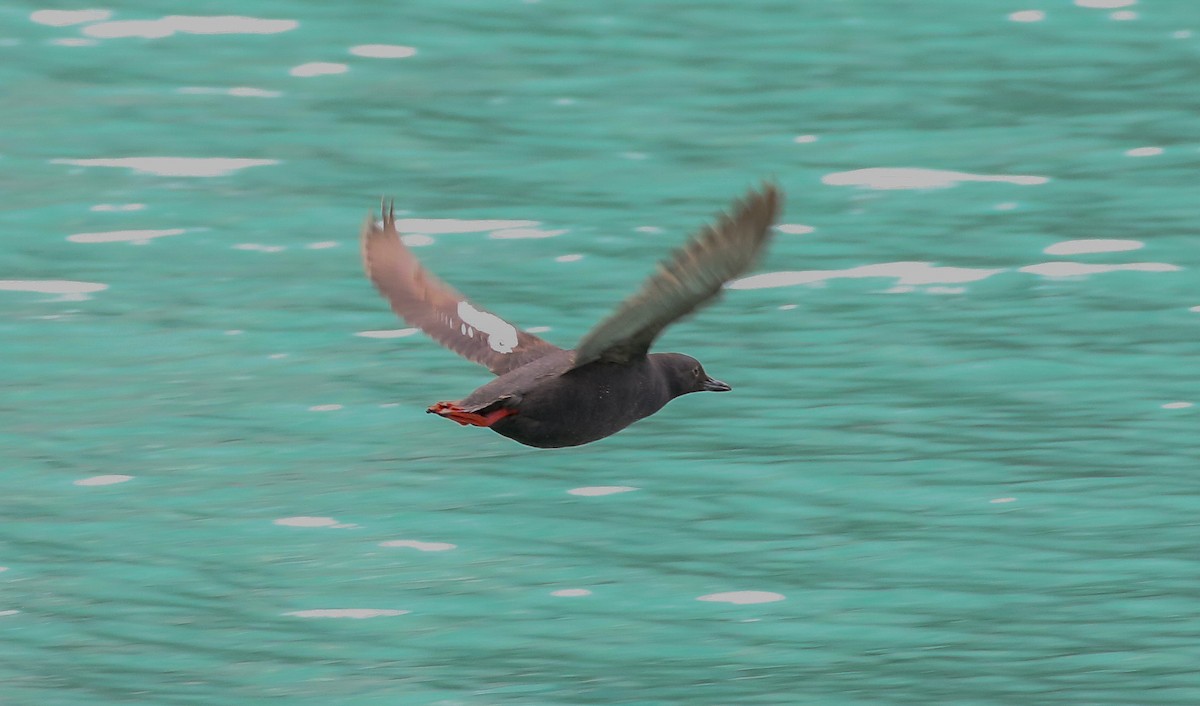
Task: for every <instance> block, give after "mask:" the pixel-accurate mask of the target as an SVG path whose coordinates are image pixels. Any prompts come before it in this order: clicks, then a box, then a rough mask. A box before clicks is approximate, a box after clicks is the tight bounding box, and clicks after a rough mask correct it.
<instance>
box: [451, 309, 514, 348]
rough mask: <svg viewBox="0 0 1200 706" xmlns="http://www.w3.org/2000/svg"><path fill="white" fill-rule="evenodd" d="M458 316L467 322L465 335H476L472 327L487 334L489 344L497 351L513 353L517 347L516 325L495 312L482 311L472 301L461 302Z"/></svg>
mask: <svg viewBox="0 0 1200 706" xmlns="http://www.w3.org/2000/svg"><path fill="white" fill-rule="evenodd" d="M458 318H460V319H462V320H463V321H464V322H465V324H466V327H464V328H465V330H463V333H464V334H465V335H469V336H472V337H474V335H475V331H474V330H471V329H475V330H478V331H481V332H482V333H485V334H487V337H488V345H489V346H491V348H492V350H494V351H496V352H497V353H512V352H513V349H515V348H516V347H517V329H516V327H515V326H513V325H512V324H510V323H508V322H507V321H505V320H504V319H501V318H500V317H499V316H496V315H495V314H489V313H487V312H486V311H480V310H478V309H476V308H475V307H473V306H471V303H470V302H459V303H458ZM468 331H470V333H468Z"/></svg>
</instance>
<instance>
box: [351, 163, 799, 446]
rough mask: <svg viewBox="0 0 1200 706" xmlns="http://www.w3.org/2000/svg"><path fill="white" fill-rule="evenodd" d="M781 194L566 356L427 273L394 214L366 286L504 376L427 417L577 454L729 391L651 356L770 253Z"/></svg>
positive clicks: (728, 225) (709, 237)
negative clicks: (697, 395) (687, 400)
mask: <svg viewBox="0 0 1200 706" xmlns="http://www.w3.org/2000/svg"><path fill="white" fill-rule="evenodd" d="M781 201H782V196H781V194H780V192H779V190H778V189H777V188H776V187H775V186H774V185H773V184H764V185H763V186H762V188H761V189H759V190H758V191H751V192H750V193H749V194H748V195H747V196H746V197H745V198H744V199H743V200H742V201H740V202H738V203H737V204H735V205H734V208H733V211H732V215H722V216H720V218H718V220H717V222H716V223H715V224H714V225H710V226H707V227H705V228H703V229H702V230H701V231H700V232H699V233H697V234H696V235H695V236H693V237H692V239H691V240H690V241H689V242H688V243H687V245H686V246H684V247H683V248H682V249H680V250H678V251H676V252H675V253H674V255H673V256H672V257H671V258H670V259H668V260H664V261H663V262H662V263H660V264H659V266H658V270H657V271H656V272H655V273H654V274H653V275H652V276H651V277H650V278H649V279H647V280H646V281H645V283H644V284H643V285H642V288H641V289H640V290H638V292H637V293H636V294H634V295H633V296H631V297H629V298H628V299H626V300H625V301H624V302H623V303H622V304H621V306H619V307H617V310H616V311H615V312H613V313H612V314H611V315H610V316H609V317H608V318H607V319H604V320H603V321H601V322H600V323H599V324H597V325H596V326H595V327H593V328H592V330H591V331H589V332H588V333H587V335H585V336H584V337H583V340H581V341H580V342H579V345H577V346H576V347H575V350H572V351H568V350H563V349H562V348H559V347H558V346H555V345H553V344H551V343H547V342H546V341H544V340H542V339H540V338H538V337H537V336H534V335H533V334H531V333H528V332H526V331H522V330H520V329H518V328H516V327H515V326H513V325H512V324H510V323H508V322H506V321H504V320H503V319H501V318H500V317H498V316H496V315H494V314H491V313H489V312H487V311H485V310H484V309H481V308H479V307H477V306H475V305H474V304H472V303H471V302H470V301H469V300H468V299H467V298H466V297H464V296H463V295H461V294H459V293H458V292H457V291H455V290H454V288H452V287H450V286H449V285H447V284H446V283H444V282H442V281H441V280H439V279H438V278H437V277H435V276H434V275H433V274H432V273H431V272H429V271H428V270H426V269H425V268H424V267H422V266H421V263H420V262H418V261H417V258H416V257H415V256H414V255H413V254H412V252H411V251H410V250H409V249H408V248H407V247H405V245H404V243H402V242H401V240H400V234H399V233H397V232H396V218H395V212H394V207H387V208H386V209H384V213H382V218H383V221H382V223H379V222H377V221H376V220H375V217H374V215H372V216H370V217H369V218H368V219H367V222H366V224H365V225H364V226H363V231H362V257H363V265H364V266H365V268H366V271H367V276H368V277H370V279H371V281H372V282H373V283H374V284H375V286H376V287H377V288H378V289H379V291H380V293H381V294H383V296H384V298H386V299H387V300H388V301H389V302H390V303H391V305H392V310H393V311H395V312H396V313H397V314H399V315H400V316H401V317H403V318H404V320H405V321H407V322H408V323H409V324H411V325H413V326H417V327H419V328H420V329H421V330H422V331H424V332H425V333H426V334H428V335H429V336H430V337H431V338H433V340H435V341H437V342H438V343H440V344H442V345H443V346H445V347H447V348H449V349H450V350H452V351H454V352H455V353H458V354H459V355H461V356H463V357H464V358H467V359H468V360H471V361H474V362H476V363H479V364H480V365H484V366H486V367H487V368H488V369H489V370H491V371H492V372H493V373H495V374H496V375H497V376H498V377H497V378H496V379H495V380H492V381H491V382H489V383H487V384H486V385H484V386H483V387H480V388H479V389H477V390H475V391H474V392H472V393H471V394H470V395H467V396H466V397H465V398H463V399H461V400H459V401H457V402H438V403H437V404H434V405H433V406H431V407H429V409H428V410H427V411H428V412H431V413H434V414H439V415H441V416H443V417H447V418H449V419H453V420H454V421H456V422H458V423H459V424H464V425H465V424H472V425H474V426H480V427H488V428H489V429H491V430H492V431H495V432H496V433H497V434H501V435H503V436H507V437H508V438H510V439H513V440H514V441H518V442H520V443H522V444H526V445H528V446H537V447H541V448H558V447H563V446H578V445H580V444H586V443H589V442H592V441H596V440H597V439H603V438H604V437H606V436H609V435H610V434H615V433H616V432H618V431H620V430H622V429H624V428H625V427H627V426H629V425H630V424H633V423H634V422H636V421H637V420H639V419H642V418H644V417H648V416H650V415H651V414H654V413H655V412H657V411H658V410H660V409H662V407H663V406H664V405H665V404H667V403H668V402H670V401H671V400H672V399H674V398H676V397H679V396H680V395H686V394H687V393H689V392H701V391H709V392H726V391H728V390H729V389H730V387H729V385H726V384H725V383H723V382H721V381H720V380H714V379H713V378H711V377H709V376H708V374H707V373H706V372H704V367H703V366H701V365H700V363H699V361H697V360H696V359H695V358H692V357H690V356H686V355H683V354H682V353H650V352H649V350H650V344H652V343H653V342H654V339H655V338H657V337H658V335H659V333H661V332H662V331H663V329H665V328H666V327H667V326H669V325H670V324H671V323H672V322H674V321H676V320H677V319H679V318H680V317H683V316H686V315H687V314H690V313H691V312H693V311H695V310H696V309H698V308H700V307H701V306H703V305H705V304H707V303H708V302H709V301H711V300H713V299H714V298H715V297H717V295H719V294H720V292H721V287H722V286H723V285H724V284H725V283H726V282H728V281H729V280H731V279H733V278H735V277H737V276H738V275H740V274H742V273H743V272H745V271H746V270H747V269H749V268H750V266H751V265H752V264H753V263H754V260H755V259H756V257H757V256H758V254H759V252H760V251H762V249H763V247H764V246H765V245H766V243H767V240H768V239H769V237H770V233H771V225H772V223H774V221H775V218H776V216H777V215H778V213H779V206H780V202H781Z"/></svg>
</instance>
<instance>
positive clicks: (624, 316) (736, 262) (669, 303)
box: [574, 184, 782, 368]
mask: <svg viewBox="0 0 1200 706" xmlns="http://www.w3.org/2000/svg"><path fill="white" fill-rule="evenodd" d="M781 201H782V195H781V194H780V192H779V189H778V188H776V187H775V185H774V184H764V185H763V186H762V188H761V190H759V191H751V192H750V193H749V194H747V196H746V197H745V198H744V199H742V200H741V201H740V202H738V203H737V204H735V206H734V208H733V214H732V215H728V214H723V215H722V216H721V217H720V218H719V219H718V220H717V222H716V224H714V225H709V226H706V227H705V228H704V229H703V230H701V231H700V232H699V233H697V234H696V235H695V236H694V237H693V238H692V239H691V240H690V241H689V242H688V243H687V245H686V246H684V247H683V248H682V249H680V250H677V251H676V252H675V253H674V255H673V256H672V257H671V258H670V259H668V260H664V261H663V262H661V263H660V264H659V266H658V270H657V271H656V272H655V273H654V274H653V275H652V276H651V277H650V278H649V279H647V280H646V282H645V283H644V284H643V285H642V288H641V289H640V290H638V292H637V293H636V294H634V295H633V296H631V297H629V298H628V299H626V300H625V301H624V302H622V303H621V305H620V306H619V307H617V310H616V311H615V312H613V313H612V314H611V315H609V317H608V318H607V319H604V320H603V321H601V322H600V323H599V324H597V325H596V326H595V327H594V328H593V329H592V330H591V331H589V332H588V333H587V335H585V336H584V337H583V340H581V341H580V342H579V345H578V346H577V347H576V349H575V365H574V367H576V368H578V367H580V366H583V365H587V364H588V363H591V362H595V361H606V362H612V363H624V362H627V361H629V360H631V359H633V358H636V357H638V356H641V355H645V354H646V351H648V350H649V349H650V344H651V343H653V342H654V339H655V338H657V337H658V335H659V334H660V333H662V331H663V329H665V328H666V327H667V326H669V325H670V324H671V323H672V322H674V321H675V320H677V319H679V318H680V317H683V316H686V315H688V314H690V313H691V312H693V311H695V310H696V309H698V308H700V307H702V306H704V305H705V304H707V303H708V302H710V301H712V300H713V299H714V298H715V297H717V295H719V294H720V292H721V287H722V285H724V284H725V283H726V282H728V281H729V280H731V279H733V278H735V277H737V276H738V275H740V274H742V273H743V272H745V271H746V270H748V269H749V268H750V266H751V265H753V264H754V261H755V259H756V258H757V257H758V254H759V252H761V251H762V249H763V247H764V246H765V245H766V243H767V241H768V240H769V239H770V235H771V224H772V223H774V221H775V217H776V216H777V215H778V213H779V206H780V202H781Z"/></svg>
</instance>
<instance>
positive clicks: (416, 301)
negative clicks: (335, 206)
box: [362, 204, 561, 375]
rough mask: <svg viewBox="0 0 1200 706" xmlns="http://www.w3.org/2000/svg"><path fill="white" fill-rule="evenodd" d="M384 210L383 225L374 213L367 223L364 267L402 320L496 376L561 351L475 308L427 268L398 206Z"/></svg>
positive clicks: (364, 235)
mask: <svg viewBox="0 0 1200 706" xmlns="http://www.w3.org/2000/svg"><path fill="white" fill-rule="evenodd" d="M385 205H386V204H385ZM381 208H382V207H381ZM382 211H383V214H382V217H383V222H382V224H380V223H379V222H377V221H376V220H375V216H374V214H372V215H371V216H369V217H368V218H367V222H366V223H365V224H363V229H362V258H363V266H364V267H365V268H366V270H367V277H369V278H370V279H371V282H373V283H374V284H375V287H376V288H377V289H378V290H379V293H380V294H382V295H383V296H384V298H385V299H387V300H388V302H389V303H390V304H391V305H392V311H395V312H396V313H397V314H399V315H400V317H401V318H403V319H404V320H405V321H407V322H408V323H409V324H411V325H413V326H416V327H418V328H420V329H421V330H422V331H424V332H425V333H426V334H428V335H429V337H430V338H432V339H433V340H435V341H437V342H438V343H440V344H442V345H443V346H445V347H446V348H449V349H450V350H452V351H454V352H455V353H457V354H459V355H461V356H462V357H464V358H466V359H467V360H470V361H473V362H476V363H479V364H480V365H484V366H486V367H487V368H488V370H491V371H492V372H493V373H495V374H496V375H503V374H504V373H506V372H508V371H510V370H514V369H516V368H519V367H521V366H522V365H525V364H526V363H528V362H530V361H531V360H535V359H537V358H541V357H542V356H544V355H546V354H547V353H552V352H554V351H558V350H561V349H560V348H559V347H558V346H555V345H554V344H552V343H547V342H546V341H543V340H542V339H540V338H538V337H537V336H534V335H533V334H531V333H526V332H525V331H522V330H520V329H518V328H517V327H515V326H513V325H512V324H510V323H508V322H507V321H505V320H504V319H501V318H500V317H499V316H496V315H495V314H492V313H490V312H488V311H486V310H485V309H481V308H480V307H477V306H475V305H474V304H472V303H471V302H470V301H469V300H467V298H466V297H464V296H463V295H462V294H459V293H458V292H457V291H455V289H454V288H453V287H451V286H450V285H448V284H446V283H445V282H443V281H441V280H440V279H438V278H437V277H436V276H434V274H433V273H432V272H430V271H429V270H427V269H425V268H424V267H422V266H421V263H420V262H419V261H418V260H417V258H416V256H414V255H413V254H412V251H411V250H409V249H408V247H407V246H405V245H404V243H403V242H401V240H400V234H399V233H397V232H396V215H395V208H394V206H388V207H387V208H382Z"/></svg>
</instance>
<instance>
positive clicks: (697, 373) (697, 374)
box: [692, 365, 700, 377]
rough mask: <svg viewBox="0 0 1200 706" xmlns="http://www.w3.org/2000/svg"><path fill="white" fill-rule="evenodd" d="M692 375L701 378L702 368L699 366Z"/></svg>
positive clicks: (693, 369) (693, 370)
mask: <svg viewBox="0 0 1200 706" xmlns="http://www.w3.org/2000/svg"><path fill="white" fill-rule="evenodd" d="M692 375H695V376H696V377H700V366H698V365H697V366H696V367H694V368H692Z"/></svg>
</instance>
